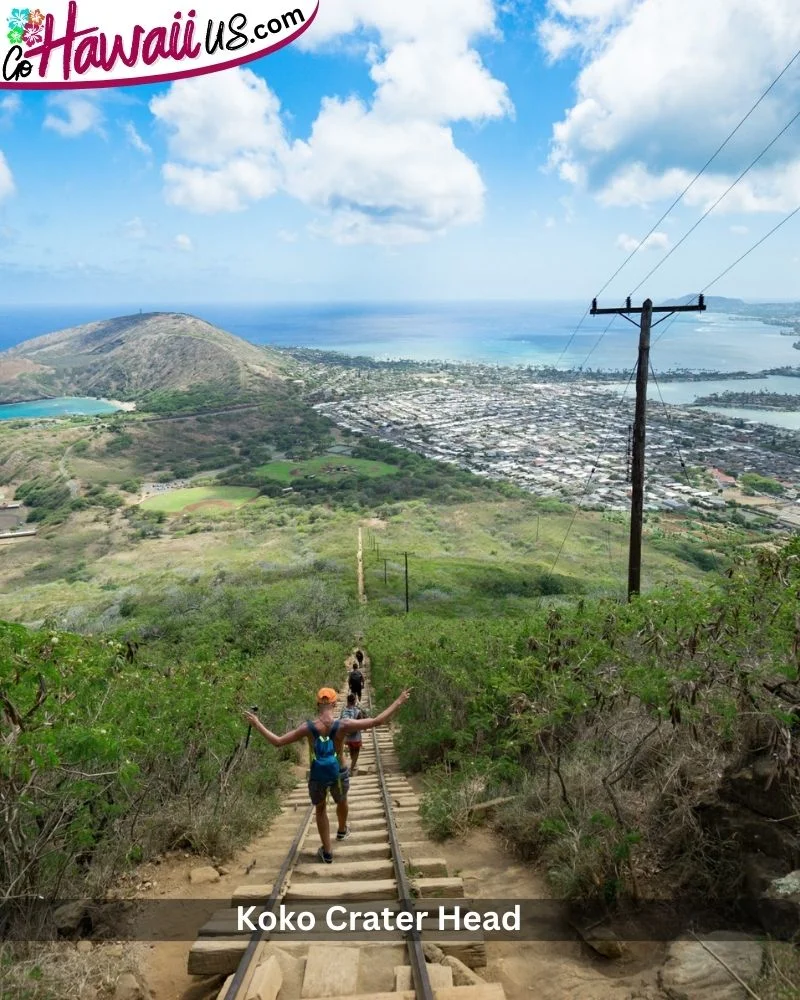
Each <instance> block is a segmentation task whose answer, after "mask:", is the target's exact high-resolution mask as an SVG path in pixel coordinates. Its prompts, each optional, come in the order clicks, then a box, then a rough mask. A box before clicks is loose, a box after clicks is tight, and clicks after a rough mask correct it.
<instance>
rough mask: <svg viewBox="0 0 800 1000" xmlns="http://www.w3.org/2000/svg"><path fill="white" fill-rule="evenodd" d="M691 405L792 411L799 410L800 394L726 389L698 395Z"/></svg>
mask: <svg viewBox="0 0 800 1000" xmlns="http://www.w3.org/2000/svg"><path fill="white" fill-rule="evenodd" d="M796 346H797V344H795V347H796ZM692 405H693V406H724V407H734V406H736V407H741V408H743V409H748V410H783V411H784V412H793V411H796V410H800V395H796V394H790V393H782V392H767V391H765V390H763V389H762V390H760V391H759V392H737V391H735V390H728V391H727V392H713V393H711V394H710V395H708V396H699V397H698V398H697V399H696V400H695V401H694V403H693V404H692Z"/></svg>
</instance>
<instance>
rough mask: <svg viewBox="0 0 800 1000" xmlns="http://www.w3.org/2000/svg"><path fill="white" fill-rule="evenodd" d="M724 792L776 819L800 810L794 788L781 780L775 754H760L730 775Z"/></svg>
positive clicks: (784, 817)
mask: <svg viewBox="0 0 800 1000" xmlns="http://www.w3.org/2000/svg"><path fill="white" fill-rule="evenodd" d="M720 795H721V796H722V797H723V798H724V799H727V800H729V801H733V802H739V803H740V804H741V805H744V806H747V808H748V809H750V810H752V811H753V812H754V813H758V815H759V816H767V817H768V818H769V819H773V820H784V821H785V820H786V818H787V817H788V816H794V815H795V813H796V812H797V804H796V803H794V802H793V801H792V798H793V796H792V792H791V789H790V788H789V787H788V783H787V782H784V781H782V780H781V775H780V768H779V765H778V762H777V761H776V760H773V759H772V758H771V757H759V758H757V759H756V760H755V761H753V763H752V764H751V765H750V766H749V767H744V768H742V769H741V770H739V771H736V772H735V773H733V774H730V775H728V776H727V778H726V779H725V780H724V781H723V783H722V786H721V787H720Z"/></svg>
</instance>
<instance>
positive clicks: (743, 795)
mask: <svg viewBox="0 0 800 1000" xmlns="http://www.w3.org/2000/svg"><path fill="white" fill-rule="evenodd" d="M799 597H800V541H794V542H792V543H791V544H790V545H789V546H787V547H786V548H785V549H784V550H783V551H781V552H776V551H771V550H768V549H762V550H760V551H759V552H755V553H751V554H750V555H749V556H748V557H746V558H742V559H737V560H736V561H735V564H734V565H733V566H732V567H731V570H730V572H729V573H728V574H727V575H726V576H725V577H723V578H722V579H721V580H720V581H719V582H718V583H715V584H712V585H708V586H706V587H704V588H702V589H698V588H696V587H685V586H684V587H680V586H672V587H670V588H669V589H664V590H662V591H660V592H658V591H657V592H652V593H651V594H649V595H648V596H647V597H645V598H641V599H639V600H637V601H635V602H634V603H633V604H630V605H621V604H619V603H617V602H611V601H589V600H579V601H577V602H575V603H572V604H570V605H562V606H560V607H558V608H551V609H542V610H541V611H540V612H539V613H537V614H535V615H532V616H530V617H528V618H526V619H525V620H524V621H510V620H507V619H506V620H501V619H497V618H494V619H488V618H484V619H474V620H472V621H464V620H460V621H458V622H452V623H451V622H446V621H443V620H442V619H440V618H434V617H432V616H428V615H425V614H416V615H414V616H413V618H411V619H407V620H406V619H394V620H392V621H381V622H380V623H379V624H377V623H376V627H374V628H373V629H372V630H371V632H370V652H371V655H372V660H373V665H374V666H373V669H374V674H375V676H376V678H377V679H378V682H379V688H380V691H381V693H382V694H383V695H384V696H386V695H387V694H388V693H389V692H390V691H391V690H394V689H395V688H396V687H397V686H399V685H403V684H413V685H415V688H416V696H415V697H414V698H413V699H412V701H411V702H410V706H409V711H408V712H407V713H406V715H405V716H404V719H403V730H402V734H401V736H400V742H399V751H400V759H401V761H402V762H403V763H404V765H405V766H406V767H408V768H410V769H412V770H417V771H419V770H422V771H425V772H426V773H427V775H428V780H429V794H428V797H427V801H426V806H425V812H426V820H427V824H428V827H429V829H430V830H431V831H432V832H434V833H435V834H438V835H439V836H442V837H446V836H450V835H453V834H455V833H458V832H461V831H463V829H465V827H466V825H467V824H468V822H469V819H470V807H471V806H472V805H474V804H475V803H476V802H479V801H481V800H484V799H491V798H492V797H494V796H497V795H500V796H503V795H512V796H514V801H513V802H512V803H511V804H510V805H508V806H506V807H505V809H504V810H503V811H501V813H500V815H499V819H498V827H499V829H500V830H501V831H502V833H503V834H504V835H505V837H506V838H507V840H508V842H509V843H510V844H511V845H513V847H514V848H515V849H516V850H517V851H518V852H519V853H520V854H521V855H522V856H524V857H525V858H528V859H533V860H536V861H537V862H539V863H540V864H542V866H543V867H544V870H545V871H546V873H547V876H548V878H549V881H550V883H551V885H552V887H553V889H554V891H555V892H556V893H557V894H558V895H559V896H561V897H562V898H566V899H574V900H584V901H585V900H587V899H597V900H600V901H603V902H605V903H611V902H613V901H614V900H616V899H619V898H621V897H626V896H633V897H634V898H637V897H648V896H649V897H656V898H661V899H665V900H667V901H669V902H670V904H671V905H673V906H674V907H675V908H676V909H677V908H679V907H680V906H681V905H684V906H688V907H689V909H690V911H691V912H693V913H694V914H695V916H698V917H699V915H700V914H701V913H703V912H708V911H710V912H711V916H712V918H714V919H716V920H717V922H719V920H720V918H721V917H722V916H723V915H730V914H729V913H728V912H727V911H728V910H731V909H734V904H735V903H737V902H744V903H746V904H750V906H751V910H750V912H749V914H748V915H749V916H750V917H752V916H753V912H752V906H753V905H754V904H757V903H758V898H759V894H760V892H761V891H762V890H763V888H764V885H765V883H766V881H767V880H768V879H769V878H770V877H772V878H776V877H779V876H784V875H786V874H787V872H789V871H791V870H792V869H793V868H795V867H796V859H797V850H798V844H800V810H799V809H798V806H799V805H800V750H798V734H800V623H799V622H798V617H797V607H798V598H799ZM770 916H774V914H770ZM712 922H713V920H712ZM783 926H784V929H785V925H783ZM770 929H775V928H774V927H772V928H770Z"/></svg>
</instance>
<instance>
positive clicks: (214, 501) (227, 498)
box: [141, 486, 258, 514]
mask: <svg viewBox="0 0 800 1000" xmlns="http://www.w3.org/2000/svg"><path fill="white" fill-rule="evenodd" d="M255 496H258V490H254V489H249V488H247V487H245V486H193V487H190V488H189V489H183V490H170V491H169V492H168V493H159V494H158V495H157V496H153V497H150V498H149V499H147V500H145V501H144V502H143V503H142V505H141V506H142V508H143V509H144V510H155V511H163V512H164V513H165V514H186V513H191V512H192V511H204V510H235V509H236V508H237V507H241V506H242V504H245V503H247V502H248V500H252V499H253V497H255Z"/></svg>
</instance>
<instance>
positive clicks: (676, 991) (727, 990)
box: [658, 931, 764, 1000]
mask: <svg viewBox="0 0 800 1000" xmlns="http://www.w3.org/2000/svg"><path fill="white" fill-rule="evenodd" d="M703 943H704V944H706V945H707V946H708V947H709V948H710V949H711V951H713V952H714V954H715V955H718V956H719V958H721V959H722V961H723V962H724V963H725V964H726V965H727V966H728V968H730V969H732V970H733V971H734V972H735V973H736V974H737V975H738V976H739V978H740V979H742V980H743V982H745V983H747V984H748V985H750V984H751V983H752V982H753V981H754V980H755V979H757V978H758V976H759V975H760V973H761V966H762V964H763V961H764V949H763V946H762V945H761V944H760V943H759V942H758V941H756V940H755V938H752V937H749V936H748V935H747V934H734V933H731V932H728V931H715V932H714V933H713V934H708V935H704V937H703ZM658 980H659V985H660V986H661V989H662V990H663V991H664V992H665V993H666V994H667V996H668V997H670V1000H745V998H746V997H747V993H746V991H745V990H744V989H743V988H742V987H741V986H740V985H739V983H737V982H736V980H734V979H733V977H732V976H731V975H730V973H729V972H728V971H727V970H726V969H725V968H723V966H722V965H720V963H719V962H718V961H717V959H716V958H714V957H713V955H710V954H709V953H708V952H707V951H706V950H705V948H703V946H702V945H701V944H700V942H699V941H695V940H694V939H693V938H690V939H688V940H687V939H681V940H678V941H673V942H672V944H671V945H670V946H669V950H668V951H667V960H666V961H665V962H664V965H663V967H662V968H661V971H660V972H659V974H658Z"/></svg>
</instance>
